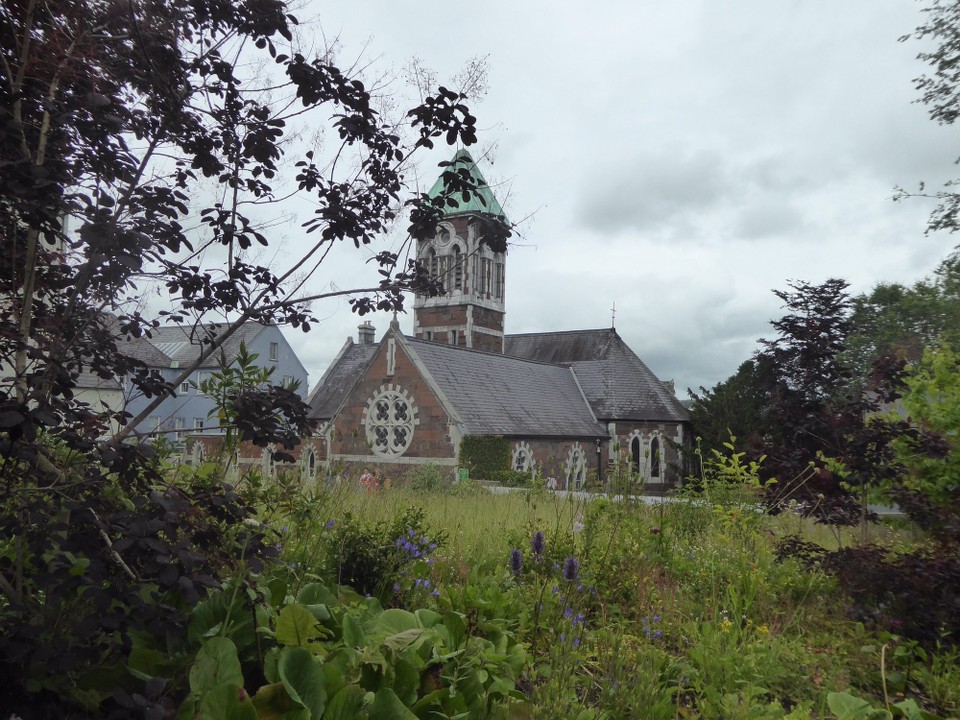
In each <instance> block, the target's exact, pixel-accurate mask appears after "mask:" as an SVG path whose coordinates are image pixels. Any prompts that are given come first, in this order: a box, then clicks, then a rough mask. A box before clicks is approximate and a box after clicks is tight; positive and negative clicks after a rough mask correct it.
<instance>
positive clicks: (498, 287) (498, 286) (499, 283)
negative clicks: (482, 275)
mask: <svg viewBox="0 0 960 720" xmlns="http://www.w3.org/2000/svg"><path fill="white" fill-rule="evenodd" d="M496 270H497V276H496V282H495V283H494V291H495V292H494V294H495V295H496V298H497V300H503V292H504V287H503V286H504V280H505V277H504V273H503V263H497V268H496Z"/></svg>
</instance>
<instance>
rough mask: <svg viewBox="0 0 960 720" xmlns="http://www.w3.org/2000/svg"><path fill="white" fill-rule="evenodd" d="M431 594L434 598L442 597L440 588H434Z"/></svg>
mask: <svg viewBox="0 0 960 720" xmlns="http://www.w3.org/2000/svg"><path fill="white" fill-rule="evenodd" d="M430 594H431V595H432V596H433V597H439V596H440V588H434V589H433V592H432V593H430Z"/></svg>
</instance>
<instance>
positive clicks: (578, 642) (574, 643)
mask: <svg viewBox="0 0 960 720" xmlns="http://www.w3.org/2000/svg"><path fill="white" fill-rule="evenodd" d="M573 646H574V647H580V638H578V637H575V638H574V639H573Z"/></svg>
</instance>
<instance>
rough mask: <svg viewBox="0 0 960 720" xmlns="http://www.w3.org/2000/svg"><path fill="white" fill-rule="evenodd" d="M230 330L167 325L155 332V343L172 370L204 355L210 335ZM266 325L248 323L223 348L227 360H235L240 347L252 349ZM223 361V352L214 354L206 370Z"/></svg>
mask: <svg viewBox="0 0 960 720" xmlns="http://www.w3.org/2000/svg"><path fill="white" fill-rule="evenodd" d="M228 327H229V325H227V324H226V323H206V324H202V325H164V326H162V327H158V328H155V329H153V330H151V331H150V332H151V335H153V338H152V339H151V343H152V344H153V346H154V347H155V348H156V349H157V350H159V351H160V352H161V353H163V354H164V355H165V356H166V357H167V358H169V360H170V362H168V363H167V365H166V366H165V367H170V366H171V362H176V363H177V364H178V365H180V366H184V365H186V364H188V363H191V362H193V361H194V360H196V358H197V356H198V355H199V354H200V352H201V350H202V347H201V343H202V341H203V338H204V337H206V334H207V333H208V332H209V333H212V334H213V335H216V334H217V332H218V330H219V331H222V330H226V329H227V328H228ZM265 327H266V326H265V325H261V324H260V323H256V322H248V323H244V324H243V325H242V326H241V327H240V328H239V329H238V330H237V331H236V332H235V333H234V334H233V335H232V336H231V337H230V339H229V340H227V341H226V342H225V343H224V344H223V348H222V350H223V352H224V353H226V356H227V357H228V358H229V357H234V356H235V355H236V354H237V353H238V352H239V351H240V343H241V342H242V343H245V344H246V345H247V346H248V347H249V346H250V344H251V343H252V342H253V340H254V338H256V337H257V335H259V334H260V333H261V332H262V331H263V329H264V328H265ZM219 357H220V352H219V351H217V352H215V353H213V355H211V356H210V357H208V358H207V359H206V361H204V363H203V365H201V366H200V367H202V368H215V367H217V361H218V359H219Z"/></svg>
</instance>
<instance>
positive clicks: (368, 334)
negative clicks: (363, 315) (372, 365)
mask: <svg viewBox="0 0 960 720" xmlns="http://www.w3.org/2000/svg"><path fill="white" fill-rule="evenodd" d="M357 330H358V332H357V336H358V338H359V343H360V344H361V345H373V344H374V343H375V342H376V339H377V330H376V328H374V327H373V324H372V323H371V322H370V321H369V320H365V321H364V322H363V323H362V324H361V325H360V326H359V327H358V328H357Z"/></svg>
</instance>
